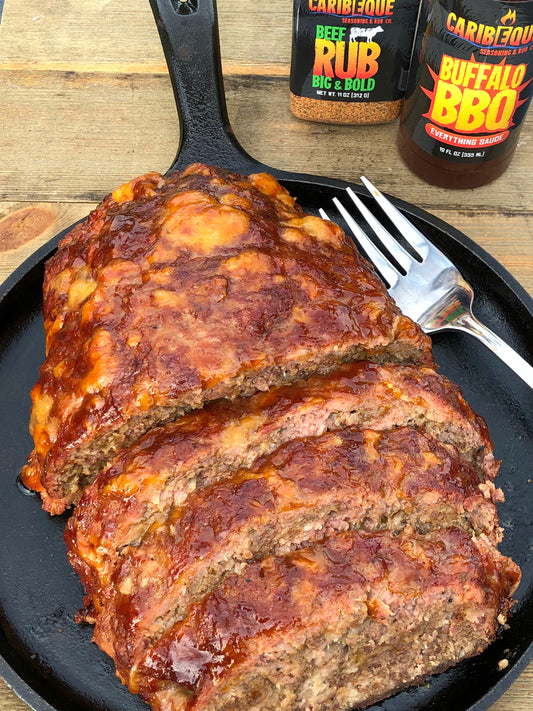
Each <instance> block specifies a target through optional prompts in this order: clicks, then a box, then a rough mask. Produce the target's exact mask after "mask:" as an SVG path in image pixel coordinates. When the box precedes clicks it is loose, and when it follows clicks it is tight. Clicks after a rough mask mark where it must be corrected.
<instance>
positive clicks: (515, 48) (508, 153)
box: [398, 0, 533, 188]
mask: <svg viewBox="0 0 533 711" xmlns="http://www.w3.org/2000/svg"><path fill="white" fill-rule="evenodd" d="M532 79H533V0H507V2H505V1H500V0H422V3H421V7H420V15H419V22H418V27H417V32H416V36H415V43H414V46H413V55H412V59H411V66H410V71H409V79H408V87H407V93H406V98H405V102H404V106H403V109H402V115H401V119H400V130H399V135H398V148H399V151H400V155H401V156H402V158H403V160H404V162H405V163H406V165H407V166H408V167H409V168H410V169H411V170H412V171H413V172H414V173H415V174H416V175H418V176H419V177H421V178H423V179H424V180H426V181H427V182H428V183H432V184H434V185H438V186H440V187H445V188H475V187H478V186H480V185H484V184H486V183H488V182H490V181H492V180H494V179H495V178H497V177H498V176H499V175H501V174H502V173H503V172H504V171H505V169H506V168H507V167H508V165H509V163H510V162H511V159H512V157H513V153H514V150H515V148H516V144H517V141H518V134H519V132H520V124H521V122H522V120H523V118H524V116H525V114H526V111H527V108H528V106H529V102H530V99H531V95H532V92H533V81H532Z"/></svg>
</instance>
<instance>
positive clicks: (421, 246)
mask: <svg viewBox="0 0 533 711" xmlns="http://www.w3.org/2000/svg"><path fill="white" fill-rule="evenodd" d="M361 182H362V183H363V184H364V186H365V187H366V188H367V190H368V192H369V193H370V194H371V195H372V197H373V198H374V200H376V202H377V203H378V205H379V206H380V207H381V209H382V210H383V212H384V213H385V214H386V215H387V217H389V218H390V219H391V220H392V222H393V223H394V224H395V225H396V227H398V229H399V230H400V232H401V234H402V236H403V237H405V239H406V240H407V242H408V243H409V244H410V245H411V247H413V249H415V250H416V252H417V253H418V254H419V256H420V258H421V259H422V261H424V259H426V258H427V256H428V254H429V249H430V243H429V242H428V240H427V239H426V237H424V235H423V234H422V233H421V232H420V230H417V228H416V227H415V226H414V225H413V223H412V222H410V221H409V220H408V219H407V218H406V217H405V216H404V215H402V213H401V212H400V211H399V210H397V209H396V208H395V207H394V205H393V204H392V203H391V202H390V200H387V198H386V197H385V196H384V195H383V193H380V191H379V190H378V189H377V188H376V187H375V186H374V185H372V183H371V182H370V180H368V179H367V178H365V177H364V175H362V176H361Z"/></svg>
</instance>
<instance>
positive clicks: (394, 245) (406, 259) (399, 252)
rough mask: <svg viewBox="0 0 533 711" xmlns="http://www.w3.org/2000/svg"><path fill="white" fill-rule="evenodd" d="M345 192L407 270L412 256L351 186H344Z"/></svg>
mask: <svg viewBox="0 0 533 711" xmlns="http://www.w3.org/2000/svg"><path fill="white" fill-rule="evenodd" d="M346 192H347V193H348V195H349V196H350V198H351V200H352V202H353V203H354V205H355V206H356V207H357V209H358V210H359V212H360V213H361V215H362V216H363V217H364V219H365V220H366V221H367V223H368V224H369V225H370V227H371V228H372V231H373V232H374V234H375V235H376V237H377V238H378V239H379V241H380V242H381V244H382V245H383V246H384V247H385V249H387V251H388V252H389V253H390V254H391V255H392V256H393V257H394V259H395V260H396V261H397V262H398V264H399V265H400V267H401V268H402V269H404V270H405V271H406V272H407V271H409V267H410V266H411V262H412V261H413V258H412V257H411V255H410V254H409V253H408V252H407V251H406V250H405V249H404V248H403V247H402V246H401V244H400V243H399V242H398V241H397V240H395V239H394V237H393V236H392V235H391V234H390V232H388V231H387V230H386V229H385V227H384V226H383V225H382V224H381V222H379V220H377V219H376V218H375V217H374V215H373V214H372V213H371V212H370V210H369V209H368V208H367V206H366V205H365V204H364V203H363V201H362V200H360V199H359V196H358V195H356V194H355V193H354V191H353V190H352V189H351V188H346Z"/></svg>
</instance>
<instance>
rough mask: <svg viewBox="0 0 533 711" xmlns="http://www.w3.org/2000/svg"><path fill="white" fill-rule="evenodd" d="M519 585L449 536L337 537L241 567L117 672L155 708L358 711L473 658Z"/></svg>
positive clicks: (502, 565)
mask: <svg viewBox="0 0 533 711" xmlns="http://www.w3.org/2000/svg"><path fill="white" fill-rule="evenodd" d="M518 580H519V571H518V569H517V567H516V566H515V565H514V563H512V561H510V560H509V559H507V558H504V557H503V556H502V555H501V554H499V553H498V552H497V551H496V550H495V549H494V548H493V547H492V546H490V545H488V544H486V543H485V542H484V541H483V540H482V539H479V540H472V538H470V536H469V535H468V534H466V533H464V532H462V531H460V530H458V529H446V530H441V531H436V532H435V533H434V534H432V535H427V536H424V537H420V536H416V535H412V534H409V535H405V534H400V535H398V536H397V537H393V536H392V535H391V534H390V532H389V531H383V532H374V533H360V532H349V533H338V534H334V535H332V536H330V537H329V538H328V539H326V540H325V541H323V542H321V543H319V544H316V545H315V546H314V547H312V548H304V549H302V550H298V551H294V552H291V553H288V554H286V555H285V556H279V557H268V558H266V559H264V560H263V561H255V562H252V563H251V564H250V565H249V566H248V567H247V568H246V571H245V573H243V574H241V575H238V576H237V575H235V576H231V577H230V578H228V579H227V580H226V581H225V582H224V583H223V584H222V585H221V586H220V587H219V588H218V589H217V590H216V591H214V592H213V593H210V594H208V595H207V596H206V597H205V598H204V599H203V600H201V601H200V602H198V603H196V604H193V605H192V606H191V607H190V609H189V611H188V614H187V617H186V618H185V619H184V620H181V621H179V622H177V623H176V625H175V626H174V627H172V628H171V629H170V630H169V631H168V632H167V633H166V634H165V635H164V636H163V637H162V638H161V639H160V640H159V642H158V643H157V644H156V645H155V647H153V648H151V649H150V650H149V652H148V653H147V654H146V656H145V658H144V659H143V660H142V663H141V664H140V665H139V667H138V668H136V669H133V670H132V669H130V668H119V675H120V676H121V677H122V678H123V679H124V680H125V681H126V682H127V683H128V685H129V688H130V690H131V691H133V692H139V693H140V694H141V695H142V696H143V698H144V699H146V700H147V701H148V702H149V703H150V704H151V705H152V707H153V708H154V709H159V710H160V711H163V710H164V711H178V710H179V711H200V709H201V710H202V711H234V710H235V709H247V711H286V710H287V709H291V710H295V711H296V710H298V711H304V710H305V711H310V710H311V711H313V710H314V711H328V710H331V711H333V709H335V711H337V710H339V711H343V710H345V709H350V708H359V707H362V706H366V705H369V704H370V703H373V702H375V701H378V700H379V699H381V698H383V697H385V696H387V695H390V694H391V693H393V692H395V691H396V690H399V689H401V688H404V687H407V686H410V685H413V684H416V683H420V682H422V681H423V680H424V679H425V678H426V677H427V676H429V675H431V674H433V673H435V672H438V671H442V670H443V669H444V668H447V667H448V666H450V665H451V664H453V663H455V662H458V661H460V660H461V659H464V658H465V657H468V656H470V655H473V654H477V653H479V652H481V651H482V650H483V649H484V648H485V647H486V646H487V645H488V644H489V642H490V641H491V640H492V639H493V638H494V636H495V634H496V633H497V630H498V628H499V626H500V624H502V623H503V622H504V621H505V617H506V613H507V611H508V608H509V604H510V603H509V600H510V596H511V595H512V592H513V590H514V589H515V587H516V585H517V583H518Z"/></svg>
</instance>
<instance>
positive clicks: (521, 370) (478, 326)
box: [450, 313, 533, 388]
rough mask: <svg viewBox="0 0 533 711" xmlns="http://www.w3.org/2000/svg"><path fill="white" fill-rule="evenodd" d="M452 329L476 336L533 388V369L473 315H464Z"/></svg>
mask: <svg viewBox="0 0 533 711" xmlns="http://www.w3.org/2000/svg"><path fill="white" fill-rule="evenodd" d="M450 327H451V328H454V329H457V330H459V331H465V332H466V333H470V334H471V335H472V336H475V337H476V338H477V339H478V340H480V341H481V342H482V343H483V344H484V345H485V346H487V348H489V349H490V350H491V351H492V352H493V353H495V354H496V355H497V356H498V358H500V359H501V360H502V361H503V362H504V363H505V364H506V365H508V366H509V368H511V370H514V372H515V373H516V374H517V375H518V376H519V377H520V378H522V380H523V381H524V382H525V383H527V384H528V385H529V387H530V388H533V367H532V366H531V365H530V364H529V363H528V362H527V361H526V360H524V358H522V356H520V355H518V353H517V352H516V351H515V350H513V349H512V348H511V346H509V345H508V344H507V343H505V341H502V339H501V338H500V337H499V336H497V335H496V334H495V333H493V332H492V331H491V330H490V328H487V326H485V325H484V324H482V323H481V321H478V320H477V318H476V317H475V316H473V315H472V314H471V313H463V314H462V315H461V317H460V318H458V319H457V320H456V321H455V322H454V323H453V326H452V325H451V324H450Z"/></svg>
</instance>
